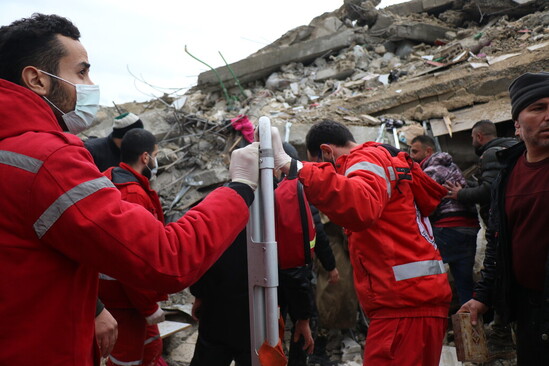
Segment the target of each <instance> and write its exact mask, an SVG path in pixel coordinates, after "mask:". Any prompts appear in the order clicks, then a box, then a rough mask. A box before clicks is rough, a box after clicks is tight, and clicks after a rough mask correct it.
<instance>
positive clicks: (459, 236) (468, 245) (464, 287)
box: [433, 227, 478, 305]
mask: <svg viewBox="0 0 549 366" xmlns="http://www.w3.org/2000/svg"><path fill="white" fill-rule="evenodd" d="M477 232H478V228H470V227H433V234H434V236H435V242H436V243H437V246H438V249H439V250H440V255H441V256H442V260H443V261H444V263H448V264H449V265H450V271H451V272H452V276H453V277H454V283H455V286H456V292H457V294H458V298H459V303H460V305H463V304H464V303H465V302H467V301H469V300H470V299H471V297H472V296H473V286H474V283H473V265H474V264H475V253H476V247H477Z"/></svg>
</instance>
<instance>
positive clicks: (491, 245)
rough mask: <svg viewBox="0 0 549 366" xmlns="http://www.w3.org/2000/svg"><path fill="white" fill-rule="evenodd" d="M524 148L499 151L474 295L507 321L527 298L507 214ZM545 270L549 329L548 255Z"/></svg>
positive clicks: (510, 319) (545, 294) (546, 321)
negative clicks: (508, 191)
mask: <svg viewBox="0 0 549 366" xmlns="http://www.w3.org/2000/svg"><path fill="white" fill-rule="evenodd" d="M525 150H526V147H525V145H524V143H519V144H516V145H515V146H512V147H510V148H509V149H506V150H502V151H499V152H498V153H497V157H498V160H499V161H500V162H501V163H502V168H501V171H500V174H499V175H498V176H497V178H496V180H495V181H494V185H493V190H492V204H491V207H490V220H489V225H488V227H489V229H488V231H487V235H486V237H487V239H488V243H487V245H486V254H485V258H484V269H483V270H482V273H481V274H482V279H481V280H480V281H479V282H478V283H477V285H476V287H475V293H474V296H473V298H474V299H476V300H478V301H480V302H482V303H484V304H486V305H488V306H493V307H494V308H495V309H496V311H497V312H498V314H500V316H501V317H502V318H503V320H504V321H505V322H509V321H512V320H515V319H516V305H517V302H518V301H524V300H525V299H520V298H519V296H518V294H517V284H516V281H515V278H514V275H513V264H512V243H511V235H510V233H509V228H508V227H507V215H506V213H505V191H506V188H507V183H508V181H509V176H510V173H511V171H512V170H513V168H514V166H515V164H516V162H517V160H518V159H519V157H520V156H521V155H522V154H523V153H524V151H525ZM545 269H546V271H545V287H544V292H543V298H544V299H545V301H544V302H543V304H544V305H543V307H544V308H543V311H542V312H541V314H543V316H544V317H545V324H544V325H545V327H546V328H547V331H549V258H548V260H547V262H546V265H545Z"/></svg>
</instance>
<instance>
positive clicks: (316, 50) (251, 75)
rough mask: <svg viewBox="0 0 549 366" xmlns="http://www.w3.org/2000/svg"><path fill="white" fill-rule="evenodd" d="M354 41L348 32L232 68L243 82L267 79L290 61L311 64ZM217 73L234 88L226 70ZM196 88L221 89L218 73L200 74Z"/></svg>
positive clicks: (238, 64) (250, 59) (232, 80)
mask: <svg viewBox="0 0 549 366" xmlns="http://www.w3.org/2000/svg"><path fill="white" fill-rule="evenodd" d="M354 38H355V33H354V31H353V30H352V29H345V30H343V31H341V32H338V33H335V34H332V35H330V36H326V37H321V38H318V39H314V40H311V41H305V42H301V43H299V44H295V45H292V46H289V47H285V48H280V49H277V50H275V51H271V52H266V53H262V54H257V55H254V56H251V57H248V58H246V59H244V60H240V61H238V62H235V63H233V64H231V65H230V66H231V69H232V70H233V72H234V73H235V75H236V77H237V78H238V79H239V80H240V83H242V84H244V83H248V82H250V81H253V80H257V79H259V78H262V77H265V76H267V75H269V74H270V73H272V72H273V71H276V70H277V69H279V68H280V67H281V66H282V65H286V64H288V63H290V62H308V61H312V60H314V59H315V58H317V57H319V56H321V55H324V54H326V53H329V52H333V51H337V50H339V49H342V48H344V47H347V46H349V45H350V44H351V43H352V42H353V41H354ZM216 71H217V73H218V74H219V76H220V78H221V80H222V81H223V82H224V83H225V84H226V85H227V86H232V85H234V79H233V76H232V75H231V72H230V71H229V69H228V68H227V67H224V66H223V67H218V68H217V69H216ZM197 88H198V89H207V88H209V89H217V88H219V81H218V80H217V77H216V75H215V73H214V72H213V71H211V70H210V71H206V72H203V73H201V74H200V75H198V83H197Z"/></svg>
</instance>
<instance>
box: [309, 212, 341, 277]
mask: <svg viewBox="0 0 549 366" xmlns="http://www.w3.org/2000/svg"><path fill="white" fill-rule="evenodd" d="M310 207H311V213H312V215H313V220H314V222H315V230H316V244H315V256H316V257H317V258H318V260H319V261H320V263H321V264H322V267H324V269H325V270H326V271H327V272H330V271H332V270H333V269H334V268H335V267H336V262H335V257H334V253H333V252H332V248H331V247H330V240H329V239H328V235H326V232H325V231H324V224H323V223H322V221H321V220H320V212H319V211H318V209H317V208H316V207H315V206H313V205H310Z"/></svg>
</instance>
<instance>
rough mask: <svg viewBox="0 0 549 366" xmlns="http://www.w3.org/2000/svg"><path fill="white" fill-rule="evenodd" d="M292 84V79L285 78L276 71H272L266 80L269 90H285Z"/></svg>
mask: <svg viewBox="0 0 549 366" xmlns="http://www.w3.org/2000/svg"><path fill="white" fill-rule="evenodd" d="M290 84H291V81H290V80H288V79H285V78H281V77H280V75H279V74H278V73H277V72H275V73H272V74H271V75H270V76H269V77H268V78H267V81H266V82H265V87H266V88H267V89H269V90H284V89H286V88H287V87H288V86H289V85H290Z"/></svg>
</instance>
